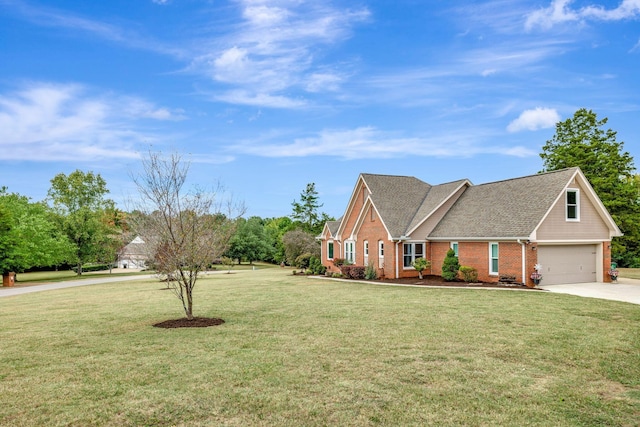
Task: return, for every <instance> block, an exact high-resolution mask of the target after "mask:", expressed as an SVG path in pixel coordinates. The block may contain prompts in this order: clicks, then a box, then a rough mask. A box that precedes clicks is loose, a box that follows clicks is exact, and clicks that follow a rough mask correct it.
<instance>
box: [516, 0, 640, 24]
mask: <svg viewBox="0 0 640 427" xmlns="http://www.w3.org/2000/svg"><path fill="white" fill-rule="evenodd" d="M571 3H573V0H552V2H551V4H550V5H549V6H548V7H546V8H543V9H538V10H536V11H535V12H531V13H530V14H528V15H527V19H526V21H525V28H526V29H527V30H531V29H533V28H535V27H540V28H542V29H550V28H552V27H553V26H555V25H557V24H561V23H565V22H576V21H577V22H582V21H587V20H596V21H620V20H624V19H636V18H638V17H639V16H640V0H622V2H621V3H620V4H619V6H618V7H616V8H614V9H605V7H604V6H586V7H583V8H580V9H572V8H571V7H570V5H571Z"/></svg>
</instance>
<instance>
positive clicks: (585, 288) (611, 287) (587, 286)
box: [538, 278, 640, 304]
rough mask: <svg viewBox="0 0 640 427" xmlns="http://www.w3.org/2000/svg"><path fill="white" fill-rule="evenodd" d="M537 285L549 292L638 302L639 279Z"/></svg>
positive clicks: (639, 296)
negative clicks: (616, 281) (615, 281)
mask: <svg viewBox="0 0 640 427" xmlns="http://www.w3.org/2000/svg"><path fill="white" fill-rule="evenodd" d="M538 287H539V288H541V289H545V290H547V291H549V292H558V293H561V294H570V295H578V296H581V297H589V298H600V299H608V300H613V301H623V302H630V303H632V304H640V280H635V279H625V278H620V279H618V283H577V284H575V285H540V286H538Z"/></svg>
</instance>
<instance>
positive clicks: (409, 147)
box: [230, 126, 536, 160]
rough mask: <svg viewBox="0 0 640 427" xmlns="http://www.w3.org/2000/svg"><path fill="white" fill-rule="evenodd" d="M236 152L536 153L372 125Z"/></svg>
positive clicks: (249, 145)
mask: <svg viewBox="0 0 640 427" xmlns="http://www.w3.org/2000/svg"><path fill="white" fill-rule="evenodd" d="M230 150H231V151H232V152H234V153H244V154H250V155H255V156H261V157H275V158H280V157H310V156H327V157H337V158H342V159H348V160H352V159H388V158H402V157H409V156H411V157H416V156H418V157H455V156H461V153H464V156H468V157H471V156H474V155H478V154H486V153H491V154H502V155H508V156H516V157H528V156H533V155H535V154H536V153H535V152H534V151H533V150H530V149H528V148H526V147H520V146H518V147H504V146H495V145H484V144H482V143H481V142H480V141H477V140H474V136H473V135H472V133H469V134H467V135H464V134H456V133H455V132H448V133H447V134H446V135H441V136H436V135H431V136H429V137H422V136H418V137H398V136H397V135H394V134H392V133H388V132H383V131H380V130H378V129H376V128H374V127H371V126H365V127H359V128H355V129H348V130H324V131H322V132H320V133H319V134H318V135H315V136H310V137H307V138H297V139H295V140H294V141H293V142H290V143H265V142H264V141H260V142H259V143H256V141H248V142H246V143H243V144H238V145H234V146H232V147H230Z"/></svg>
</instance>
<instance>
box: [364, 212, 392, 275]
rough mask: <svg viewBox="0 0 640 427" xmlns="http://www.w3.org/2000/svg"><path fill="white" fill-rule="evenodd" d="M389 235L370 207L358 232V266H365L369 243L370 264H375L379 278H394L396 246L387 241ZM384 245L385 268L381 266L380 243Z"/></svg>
mask: <svg viewBox="0 0 640 427" xmlns="http://www.w3.org/2000/svg"><path fill="white" fill-rule="evenodd" d="M387 237H388V233H387V230H386V229H385V228H384V225H383V224H382V221H380V218H378V215H377V214H376V212H375V210H374V209H373V208H372V207H371V206H369V208H368V209H367V212H365V216H364V221H363V222H362V225H361V226H360V229H359V230H358V237H357V239H358V240H357V242H356V264H357V265H364V266H366V263H365V262H364V241H365V240H366V241H368V242H369V262H373V264H374V266H375V267H376V269H377V271H378V277H382V276H384V277H394V275H395V271H394V260H395V244H394V243H393V242H391V241H390V240H388V239H387ZM380 240H382V241H383V243H384V261H383V267H380V265H379V258H378V242H379V241H380Z"/></svg>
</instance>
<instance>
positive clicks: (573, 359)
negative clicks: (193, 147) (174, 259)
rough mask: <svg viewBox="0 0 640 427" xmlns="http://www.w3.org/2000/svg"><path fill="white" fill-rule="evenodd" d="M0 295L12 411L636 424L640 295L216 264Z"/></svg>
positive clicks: (318, 421) (172, 421)
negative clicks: (179, 274) (312, 274)
mask: <svg viewBox="0 0 640 427" xmlns="http://www.w3.org/2000/svg"><path fill="white" fill-rule="evenodd" d="M162 288H163V285H162V284H160V283H159V282H156V281H134V282H130V283H117V284H105V285H93V286H86V287H79V288H69V289H64V290H59V291H47V292H40V293H33V294H26V295H21V296H15V297H6V298H0V325H1V326H0V396H2V405H0V425H11V426H32V425H47V426H56V425H78V426H80V425H82V426H89V425H107V426H109V425H111V426H121V425H123V426H127V425H129V426H137V425H146V426H165V425H189V426H210V425H227V426H253V425H257V426H274V425H275V426H279V425H284V426H326V425H339V426H361V425H387V426H400V425H402V426H407V425H416V426H418V425H420V426H422V425H474V426H493V425H505V426H506V425H508V426H512V425H513V426H515V425H517V426H526V425H534V426H535V425H538V426H550V425H553V426H575V425H583V426H603V425H616V426H625V425H626V426H635V425H637V423H638V419H640V307H638V306H637V305H632V304H626V303H621V302H614V301H604V300H597V299H591V298H580V297H575V296H569V295H562V294H552V293H546V292H542V291H540V292H537V291H520V292H518V291H497V290H489V291H488V290H474V289H427V288H409V287H390V286H376V285H371V284H362V283H345V282H337V281H329V280H319V279H310V278H307V277H303V276H292V275H291V270H289V269H280V268H277V269H264V270H257V271H245V272H237V273H235V274H228V275H227V274H220V275H213V276H209V277H207V278H205V279H203V280H202V281H201V282H199V283H198V285H197V288H196V305H195V309H196V315H198V316H208V317H221V318H223V319H225V321H226V323H225V324H223V325H221V326H217V327H212V328H202V329H195V328H192V329H159V328H154V327H152V326H151V325H152V324H154V323H156V322H160V321H163V320H167V319H172V318H177V317H182V315H183V313H182V312H181V307H180V304H179V302H178V300H177V299H176V298H175V297H174V296H173V295H172V294H171V293H170V291H167V290H162Z"/></svg>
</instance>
